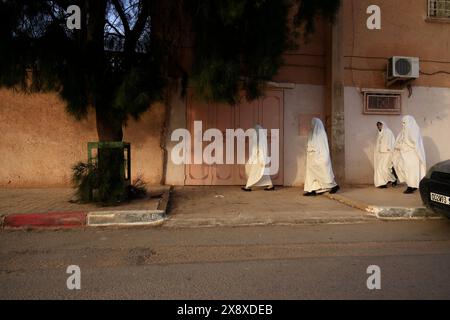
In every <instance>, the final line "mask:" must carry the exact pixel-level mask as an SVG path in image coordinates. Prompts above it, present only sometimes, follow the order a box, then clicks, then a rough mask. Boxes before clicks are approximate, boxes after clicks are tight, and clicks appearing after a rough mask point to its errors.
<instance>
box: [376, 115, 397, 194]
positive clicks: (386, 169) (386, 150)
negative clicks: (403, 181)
mask: <svg viewBox="0 0 450 320" xmlns="http://www.w3.org/2000/svg"><path fill="white" fill-rule="evenodd" d="M378 122H380V123H382V124H383V129H382V130H381V132H378V138H377V144H376V146H375V152H374V183H375V186H376V187H381V186H384V185H386V184H388V183H389V182H394V181H395V176H394V174H393V173H392V167H393V164H392V153H393V151H394V146H395V137H394V134H393V133H392V131H391V129H389V128H388V126H387V125H386V123H384V122H383V121H378Z"/></svg>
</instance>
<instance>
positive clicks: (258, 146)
mask: <svg viewBox="0 0 450 320" xmlns="http://www.w3.org/2000/svg"><path fill="white" fill-rule="evenodd" d="M255 130H256V139H252V140H251V141H250V142H251V145H250V146H251V147H250V157H249V159H248V161H247V164H246V165H245V173H246V175H247V185H246V186H245V187H246V188H247V189H248V188H251V187H269V188H270V187H272V186H273V184H272V179H270V176H269V175H266V174H265V169H266V163H267V162H268V161H267V159H268V158H267V149H268V145H267V135H266V134H265V132H264V131H263V128H262V127H261V126H260V125H257V126H256V127H255Z"/></svg>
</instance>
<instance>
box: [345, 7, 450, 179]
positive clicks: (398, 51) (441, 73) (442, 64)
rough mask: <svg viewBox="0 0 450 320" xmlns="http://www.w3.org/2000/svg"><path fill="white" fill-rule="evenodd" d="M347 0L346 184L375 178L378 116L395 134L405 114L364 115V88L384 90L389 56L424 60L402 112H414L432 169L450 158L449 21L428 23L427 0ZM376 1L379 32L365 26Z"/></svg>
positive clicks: (404, 102)
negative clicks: (374, 156) (378, 8)
mask: <svg viewBox="0 0 450 320" xmlns="http://www.w3.org/2000/svg"><path fill="white" fill-rule="evenodd" d="M343 3H344V8H343V9H344V16H345V19H344V21H345V22H344V34H345V35H344V64H345V80H344V83H345V86H346V88H345V133H346V134H345V145H346V156H345V159H346V178H347V182H349V183H372V182H373V145H374V143H375V139H376V134H377V131H376V127H375V124H376V121H377V119H381V120H384V121H386V122H387V123H388V125H390V126H391V128H392V129H393V131H394V134H397V133H398V132H399V130H400V128H401V116H383V117H380V116H376V115H374V116H372V115H364V114H363V98H362V94H361V93H360V91H361V89H362V88H373V89H378V88H383V89H386V88H385V75H384V72H385V70H386V64H387V61H388V58H389V57H391V56H396V55H397V56H413V57H419V58H420V70H421V75H420V78H419V79H417V80H415V81H413V82H412V83H411V85H412V93H413V95H412V96H411V98H408V92H407V90H406V89H405V91H404V93H403V95H402V113H403V114H404V115H405V114H410V115H412V116H414V117H415V118H416V120H417V122H418V124H419V126H420V127H421V128H422V133H423V136H424V143H425V149H426V152H427V158H428V167H429V166H430V165H432V164H434V163H436V162H438V161H442V160H446V159H450V145H449V144H448V138H449V137H450V129H449V128H450V23H436V22H430V21H428V19H427V12H428V11H427V1H426V0H416V1H410V0H396V1H392V0H378V1H375V2H374V1H370V0H344V2H343ZM372 4H376V5H378V6H380V8H381V30H368V29H367V27H366V20H367V18H368V16H369V15H368V14H366V9H367V7H368V6H369V5H372ZM432 73H435V74H433V75H431V74H432ZM395 89H401V88H395Z"/></svg>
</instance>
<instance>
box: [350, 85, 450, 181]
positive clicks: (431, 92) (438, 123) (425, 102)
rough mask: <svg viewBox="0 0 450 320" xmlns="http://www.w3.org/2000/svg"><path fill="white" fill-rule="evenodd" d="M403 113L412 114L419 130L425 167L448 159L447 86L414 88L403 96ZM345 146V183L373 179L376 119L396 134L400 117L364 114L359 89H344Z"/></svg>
mask: <svg viewBox="0 0 450 320" xmlns="http://www.w3.org/2000/svg"><path fill="white" fill-rule="evenodd" d="M402 101H403V103H402V105H403V112H402V113H403V115H406V114H410V115H412V116H414V117H415V119H416V121H417V123H418V124H419V126H420V128H421V129H422V135H423V139H424V145H425V152H426V156H427V167H428V168H429V167H430V166H431V165H433V164H435V163H437V162H440V161H442V160H447V159H450V144H449V143H448V141H449V138H450V88H427V87H414V88H413V95H412V97H411V98H408V94H407V92H405V93H404V94H403V95H402ZM345 103H346V105H345V132H346V136H345V148H346V177H347V182H348V183H354V184H367V183H372V182H373V150H374V144H375V141H376V137H377V130H376V122H377V120H379V119H380V120H384V121H386V123H387V124H388V126H389V127H390V128H391V130H392V131H393V132H394V135H397V134H398V133H399V132H400V130H401V119H402V116H378V115H364V114H363V113H362V110H363V98H362V95H361V93H360V92H359V89H358V88H354V87H346V88H345Z"/></svg>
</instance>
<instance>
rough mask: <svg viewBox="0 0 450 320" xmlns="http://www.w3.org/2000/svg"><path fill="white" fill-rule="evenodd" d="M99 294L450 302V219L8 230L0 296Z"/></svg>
mask: <svg viewBox="0 0 450 320" xmlns="http://www.w3.org/2000/svg"><path fill="white" fill-rule="evenodd" d="M70 265H76V266H79V268H80V271H81V276H80V285H81V289H80V290H76V289H75V290H69V289H68V288H67V279H68V277H70V276H71V274H68V273H67V272H66V271H67V267H68V266H70ZM372 265H375V266H378V267H379V268H380V278H379V280H380V284H381V289H380V290H377V289H375V290H369V289H368V287H367V279H368V277H369V276H370V274H368V273H367V268H368V267H369V266H372ZM72 280H73V278H72ZM99 298H101V299H103V298H108V299H449V298H450V221H448V220H424V221H405V222H373V223H368V224H353V225H324V224H322V225H309V226H282V227H280V226H277V227H271V226H266V227H248V228H192V229H167V228H156V229H151V228H150V229H149V228H140V229H95V228H94V229H92V228H90V229H77V230H59V231H5V230H4V231H1V232H0V299H99Z"/></svg>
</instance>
